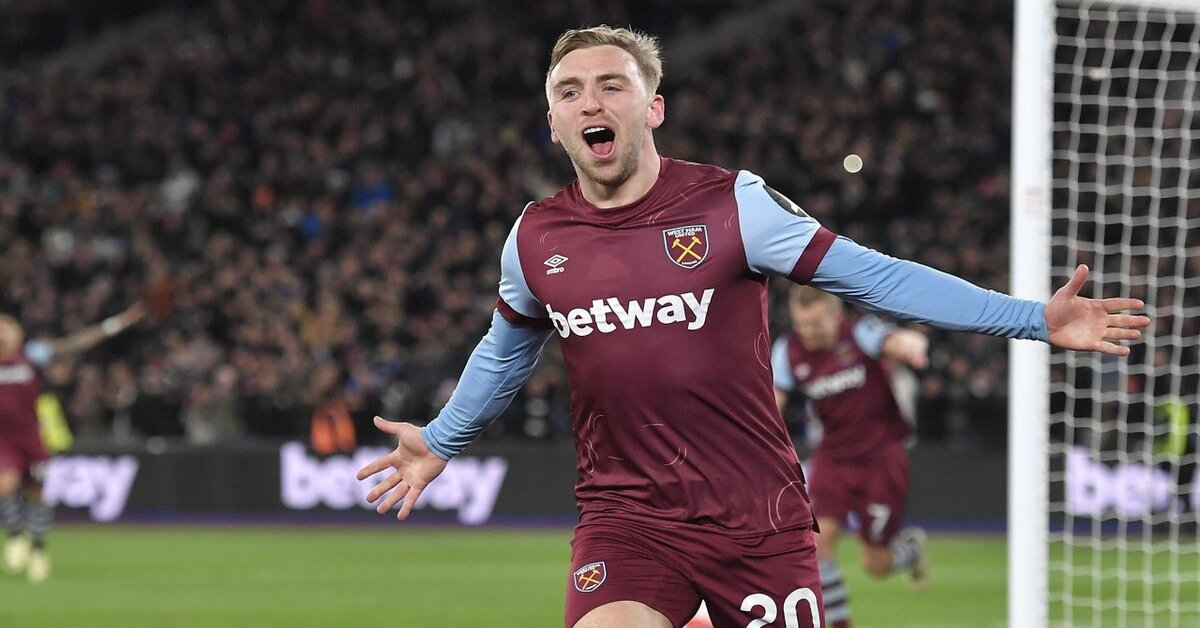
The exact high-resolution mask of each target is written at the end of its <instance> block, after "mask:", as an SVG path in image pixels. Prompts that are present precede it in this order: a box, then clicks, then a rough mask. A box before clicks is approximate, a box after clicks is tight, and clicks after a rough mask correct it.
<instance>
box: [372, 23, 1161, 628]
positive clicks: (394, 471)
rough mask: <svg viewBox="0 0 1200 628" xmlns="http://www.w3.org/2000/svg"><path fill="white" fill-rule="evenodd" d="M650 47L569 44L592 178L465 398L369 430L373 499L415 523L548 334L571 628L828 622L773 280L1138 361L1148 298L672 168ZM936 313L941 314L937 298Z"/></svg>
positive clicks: (501, 324) (522, 286)
mask: <svg viewBox="0 0 1200 628" xmlns="http://www.w3.org/2000/svg"><path fill="white" fill-rule="evenodd" d="M661 76H662V64H661V61H660V58H659V54H658V47H657V43H656V42H655V41H654V40H653V38H650V37H647V36H645V35H641V34H637V33H633V32H630V31H628V30H625V29H611V28H608V27H597V28H592V29H584V30H579V31H568V32H567V33H564V34H563V36H562V37H560V38H559V41H558V43H557V44H556V45H555V48H554V51H553V52H552V53H551V61H550V68H549V71H548V72H547V77H546V98H547V100H548V101H549V103H550V107H549V112H548V114H547V119H548V121H549V123H550V128H551V138H552V140H553V141H554V142H555V143H559V144H561V145H562V146H563V148H564V149H565V150H566V152H567V154H568V156H569V157H570V158H571V162H572V165H573V166H574V168H575V172H576V175H577V177H578V179H577V180H576V181H575V182H574V183H572V184H571V185H569V186H568V187H566V188H564V189H563V190H561V191H560V192H559V193H558V194H556V195H554V196H552V197H550V198H547V199H544V200H542V201H539V202H536V203H531V204H530V205H529V206H528V207H526V209H525V211H524V213H523V214H522V216H521V218H520V219H518V221H517V224H516V225H514V227H513V230H512V232H511V233H510V235H509V238H508V241H507V243H506V245H505V249H504V253H503V255H502V258H501V281H500V300H499V301H498V302H497V310H496V312H495V313H494V314H493V316H492V327H491V329H490V330H489V332H488V334H487V335H486V336H485V337H484V338H483V340H482V341H481V342H480V344H479V345H478V346H477V347H476V349H475V352H474V353H473V354H472V356H471V358H470V360H468V362H467V366H466V368H465V369H464V371H463V374H462V377H461V378H460V382H459V386H458V388H457V389H456V391H455V392H454V394H453V395H452V396H451V399H450V401H449V402H448V403H447V405H446V407H445V408H443V410H442V412H441V413H440V414H439V416H438V417H437V418H436V419H435V420H434V421H432V422H431V423H430V424H429V425H427V426H426V427H425V428H423V429H422V428H417V427H416V426H414V425H411V424H408V423H391V422H388V421H385V420H383V419H381V418H377V420H376V425H377V426H378V427H379V428H380V429H382V430H384V431H386V432H387V433H389V434H392V435H394V436H396V437H397V439H398V441H399V442H398V445H397V447H396V449H395V450H394V451H393V452H391V453H390V454H387V455H385V456H382V457H380V458H379V459H377V460H375V461H374V462H372V463H369V464H367V465H365V466H364V467H363V468H362V469H360V470H359V473H358V477H359V479H360V480H361V479H366V478H367V477H370V476H371V475H373V474H375V473H377V472H381V471H385V470H389V469H390V470H391V472H390V474H388V475H386V476H385V477H384V478H383V479H382V481H380V482H379V483H378V484H377V485H376V486H375V487H374V488H373V489H372V490H371V491H370V492H369V493H368V495H367V497H368V499H369V500H371V501H376V500H378V501H379V503H378V506H377V508H378V510H379V511H380V512H386V511H387V510H389V509H391V508H392V507H394V506H396V505H397V504H400V503H401V502H403V504H402V505H401V507H400V511H399V513H398V514H397V517H398V518H399V519H405V518H407V517H408V515H409V514H410V513H411V511H412V508H413V505H414V503H415V502H416V500H417V499H418V498H419V497H420V495H421V493H422V491H424V489H425V487H426V486H427V485H428V483H429V482H430V481H432V480H433V479H434V478H436V477H437V476H438V475H439V474H440V473H441V472H442V471H443V470H444V469H445V466H446V461H447V460H449V459H450V458H452V457H453V456H455V455H457V454H458V453H460V452H461V451H462V450H463V449H464V448H465V447H466V446H467V445H469V444H470V443H471V442H472V441H473V440H474V439H475V438H476V437H477V436H478V435H479V434H480V433H481V431H482V430H483V429H484V428H485V427H486V426H487V425H488V424H489V423H490V422H491V421H492V420H493V419H494V418H495V417H497V416H498V415H499V414H500V412H502V411H503V409H504V408H505V407H506V406H507V405H508V403H509V401H510V400H511V399H512V397H513V395H514V394H515V393H516V391H517V390H518V389H519V388H520V386H521V385H522V384H523V383H524V381H525V380H526V379H527V378H528V376H529V373H530V372H531V370H532V368H533V365H534V364H535V363H536V361H537V358H538V356H539V355H540V352H541V349H542V347H543V345H544V344H545V342H546V341H547V340H548V339H549V337H550V335H552V334H553V333H554V332H557V334H558V335H559V336H560V338H561V342H560V345H561V348H562V352H563V357H564V360H565V363H566V365H567V372H568V378H569V381H570V385H571V402H572V403H571V406H572V421H573V428H574V431H575V440H576V453H577V468H578V474H579V482H578V483H577V485H576V500H577V503H578V505H579V508H580V511H581V515H580V523H579V525H578V526H577V527H576V529H575V538H574V542H573V544H572V566H571V570H572V571H571V575H570V581H569V584H568V586H567V604H566V607H567V616H566V624H567V625H573V626H579V627H586V628H591V627H594V626H622V627H640V626H647V627H660V626H679V625H682V624H684V623H685V622H686V621H687V619H688V618H690V617H692V615H693V614H694V613H695V611H696V609H697V607H698V606H699V604H700V600H701V599H702V598H703V599H704V600H705V601H706V603H707V607H708V610H709V613H710V616H711V617H712V619H713V623H714V625H720V626H724V625H731V626H732V625H738V626H744V625H747V624H748V623H752V622H754V621H755V620H756V619H757V620H762V621H763V622H766V623H768V624H769V623H771V622H774V621H775V619H776V618H777V617H778V616H779V615H780V614H781V613H782V614H784V615H786V616H787V617H788V618H789V624H791V623H792V621H793V620H795V621H798V625H799V626H813V625H819V624H820V619H819V613H820V599H819V595H820V591H819V589H820V587H819V576H818V574H817V561H816V553H815V547H814V546H813V540H812V536H813V535H812V523H813V519H812V513H811V510H810V508H809V505H808V498H807V494H806V492H805V488H804V481H803V476H802V475H801V472H800V467H799V461H798V459H797V457H796V452H795V449H794V448H793V446H792V444H791V440H790V438H789V437H788V434H787V431H786V429H785V428H784V425H783V421H782V419H781V418H780V416H779V411H778V408H777V407H776V405H775V400H774V393H773V388H772V382H771V375H770V372H771V369H770V366H769V361H770V355H769V353H770V347H769V340H768V338H769V337H768V335H767V328H766V308H765V305H766V286H767V277H768V275H778V276H785V277H788V278H789V279H791V280H792V281H795V282H797V283H811V284H813V285H817V286H820V287H825V288H827V289H828V290H830V291H832V292H835V293H836V294H839V295H843V296H845V297H846V298H848V299H851V300H853V301H855V302H857V303H862V304H866V305H868V306H870V307H873V308H875V309H879V310H882V311H884V312H889V313H892V314H895V315H897V316H902V317H904V318H907V319H910V320H918V321H923V322H929V323H932V324H936V325H939V326H943V327H948V328H951V329H957V330H969V331H976V332H983V333H991V334H995V335H1001V336H1009V337H1020V338H1033V339H1040V340H1043V341H1049V342H1051V343H1053V344H1055V345H1057V346H1061V347H1064V348H1070V349H1083V350H1097V351H1106V352H1110V353H1115V354H1120V355H1125V354H1127V353H1128V349H1126V348H1124V347H1120V346H1118V345H1117V344H1116V343H1115V342H1113V341H1116V340H1128V339H1135V338H1137V337H1138V336H1139V335H1140V334H1139V332H1138V331H1137V329H1138V328H1141V327H1145V326H1146V325H1147V324H1148V322H1149V321H1148V320H1147V319H1146V318H1145V317H1140V316H1122V315H1116V314H1113V312H1116V311H1119V310H1123V309H1130V308H1137V307H1142V303H1141V302H1140V301H1137V300H1134V299H1109V300H1103V301H1099V300H1092V299H1086V298H1082V297H1079V296H1078V292H1079V290H1080V288H1081V287H1082V286H1083V284H1084V283H1085V282H1086V279H1087V270H1086V268H1084V267H1080V268H1079V269H1078V271H1077V273H1076V275H1075V276H1074V277H1073V278H1072V279H1071V281H1070V282H1069V283H1068V284H1067V285H1066V286H1065V287H1064V288H1062V289H1060V290H1059V291H1058V292H1057V293H1056V294H1055V296H1054V298H1053V299H1051V301H1050V303H1048V304H1042V303H1037V302H1032V301H1025V300H1019V299H1014V298H1012V297H1009V296H1006V295H1001V294H998V293H995V292H991V291H987V290H983V289H980V288H978V287H975V286H972V285H971V284H969V283H966V282H964V281H962V280H960V279H957V278H954V277H951V276H949V275H946V274H944V273H939V272H937V271H934V270H932V269H929V268H927V267H924V266H920V265H917V264H913V263H911V262H904V261H900V260H896V259H893V258H889V257H887V256H884V255H881V254H879V253H877V252H875V251H871V250H869V249H865V248H863V247H861V246H859V245H857V244H855V243H854V242H852V241H850V240H848V239H845V238H839V237H837V236H835V235H834V234H832V233H831V232H829V231H828V230H826V229H824V228H823V227H821V225H820V224H819V223H817V221H816V220H814V219H812V218H811V217H809V216H808V215H807V214H805V213H804V212H803V211H801V210H800V209H799V207H797V206H796V205H795V204H794V203H792V202H791V201H789V200H787V199H786V198H784V197H783V196H781V195H779V194H778V193H777V192H775V191H774V190H772V189H771V188H769V187H767V186H766V184H765V183H764V182H763V180H762V179H761V178H759V177H758V176H756V175H754V174H752V173H749V172H745V171H741V172H731V171H728V170H724V169H722V168H718V167H715V166H706V165H701V164H694V163H688V162H683V161H677V160H672V159H665V158H662V157H660V156H659V154H658V151H657V149H656V148H655V144H654V138H653V131H654V130H655V129H656V128H658V127H659V126H660V125H661V124H662V123H663V120H664V116H665V102H664V100H663V98H662V96H661V95H659V94H657V89H658V84H659V80H660V79H661ZM935 297H936V298H935Z"/></svg>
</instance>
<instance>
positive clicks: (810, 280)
mask: <svg viewBox="0 0 1200 628" xmlns="http://www.w3.org/2000/svg"><path fill="white" fill-rule="evenodd" d="M734 196H735V198H736V200H737V205H738V219H739V226H740V228H741V232H742V242H743V245H744V250H745V252H746V262H747V265H748V266H749V267H750V270H751V271H753V272H757V273H763V274H772V275H782V276H786V277H788V278H789V279H791V280H792V281H795V282H797V283H807V284H812V285H813V286H814V287H817V288H820V289H822V290H824V291H826V292H830V293H833V294H836V295H837V296H839V297H842V298H843V299H846V300H847V301H850V302H852V303H856V304H858V305H861V306H863V307H866V308H868V309H871V310H875V311H878V312H884V313H886V314H889V315H891V316H894V317H896V318H900V319H903V320H908V321H914V322H918V323H927V324H929V325H933V326H935V327H940V328H942V329H950V330H954V331H971V332H976V333H982V334H990V335H993V336H1004V337H1007V338H1025V339H1033V340H1042V341H1045V342H1049V343H1050V344H1053V345H1055V346H1057V347H1062V348H1064V349H1074V350H1085V351H1101V352H1104V353H1109V354H1113V355H1128V353H1129V350H1128V349H1127V348H1124V347H1121V346H1120V345H1118V344H1116V343H1115V342H1114V341H1118V340H1135V339H1137V338H1139V337H1141V332H1140V331H1139V330H1140V329H1142V328H1145V327H1147V326H1148V325H1149V324H1150V319H1148V318H1147V317H1145V316H1134V315H1121V314H1117V312H1120V311H1122V310H1128V309H1138V308H1141V307H1143V306H1144V304H1143V303H1142V302H1141V301H1139V300H1137V299H1103V300H1097V299H1087V298H1083V297H1080V296H1079V289H1080V288H1081V287H1082V286H1083V283H1084V282H1085V281H1086V280H1087V269H1086V268H1084V267H1081V269H1080V270H1077V271H1076V273H1075V277H1073V278H1072V279H1071V281H1070V282H1068V284H1067V286H1065V287H1064V288H1063V290H1060V291H1059V292H1058V293H1057V294H1055V295H1054V298H1053V299H1051V301H1050V303H1041V302H1039V301H1030V300H1027V299H1018V298H1015V297H1012V296H1009V295H1007V294H1002V293H999V292H995V291H992V290H985V289H983V288H980V287H979V286H976V285H974V284H972V283H970V282H968V281H965V280H963V279H960V278H958V277H955V276H953V275H949V274H946V273H943V272H941V271H938V270H934V269H933V268H930V267H928V266H923V265H921V264H917V263H916V262H910V261H907V260H901V259H896V258H893V257H889V256H887V255H884V254H882V253H879V252H878V251H874V250H871V249H869V248H866V247H864V246H861V245H859V244H857V243H855V242H854V241H852V240H850V239H848V238H845V237H839V236H835V235H834V234H833V233H832V232H830V231H828V230H827V229H825V228H823V227H821V225H820V223H818V222H817V221H816V220H814V219H813V218H812V217H810V216H809V215H808V214H806V213H804V211H803V210H802V209H800V207H799V206H798V205H796V204H795V203H793V202H791V201H790V200H788V199H786V198H784V197H783V196H782V195H780V194H779V193H778V192H776V191H774V190H772V189H770V188H768V187H767V186H766V184H765V183H763V181H762V179H761V178H760V177H758V176H757V175H754V174H752V173H749V172H745V171H743V172H741V173H739V174H738V179H737V184H736V185H735V189H734ZM1081 272H1082V274H1081Z"/></svg>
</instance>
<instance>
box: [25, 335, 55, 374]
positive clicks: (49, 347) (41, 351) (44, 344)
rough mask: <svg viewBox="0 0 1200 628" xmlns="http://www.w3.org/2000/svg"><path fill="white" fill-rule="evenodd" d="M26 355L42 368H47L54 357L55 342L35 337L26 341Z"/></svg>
mask: <svg viewBox="0 0 1200 628" xmlns="http://www.w3.org/2000/svg"><path fill="white" fill-rule="evenodd" d="M25 357H27V358H29V361H30V362H33V363H34V364H36V365H38V366H39V367H40V368H46V366H47V365H49V364H50V362H51V361H52V360H53V359H54V343H52V342H50V341H49V340H41V339H38V338H35V339H33V340H30V341H29V342H26V343H25Z"/></svg>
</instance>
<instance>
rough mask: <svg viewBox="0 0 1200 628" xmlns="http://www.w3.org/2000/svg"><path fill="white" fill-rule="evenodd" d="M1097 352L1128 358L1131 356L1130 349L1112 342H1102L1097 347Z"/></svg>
mask: <svg viewBox="0 0 1200 628" xmlns="http://www.w3.org/2000/svg"><path fill="white" fill-rule="evenodd" d="M1096 351H1099V352H1100V353H1107V354H1108V355H1116V356H1122V357H1124V356H1127V355H1129V347H1125V346H1122V345H1117V344H1113V343H1111V342H1101V343H1098V344H1097V345H1096Z"/></svg>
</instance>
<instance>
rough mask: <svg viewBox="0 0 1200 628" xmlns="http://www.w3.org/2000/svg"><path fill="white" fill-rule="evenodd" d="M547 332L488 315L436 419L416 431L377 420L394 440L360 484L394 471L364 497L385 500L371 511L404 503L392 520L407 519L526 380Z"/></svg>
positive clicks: (361, 472)
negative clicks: (488, 323) (488, 321)
mask: <svg viewBox="0 0 1200 628" xmlns="http://www.w3.org/2000/svg"><path fill="white" fill-rule="evenodd" d="M551 333H552V332H551V331H550V330H548V329H537V328H532V327H522V326H517V325H513V324H512V323H509V322H508V321H507V320H505V319H504V317H502V316H501V315H500V314H499V313H498V312H497V313H495V314H494V315H493V316H492V328H491V329H490V330H489V331H488V333H487V335H486V336H484V337H483V340H481V341H480V342H479V345H478V346H477V347H475V351H474V352H473V353H472V354H471V359H470V360H468V361H467V366H466V368H465V369H463V373H462V376H461V377H460V378H459V383H458V387H457V388H456V389H455V390H454V394H452V395H451V396H450V401H448V402H447V403H446V407H444V408H442V411H441V413H440V414H438V416H437V418H436V419H434V420H433V421H431V422H430V423H429V425H426V426H425V427H424V428H418V427H417V426H415V425H412V424H410V423H394V422H391V421H385V420H384V419H382V418H380V417H376V418H375V425H376V427H378V428H379V429H380V430H382V431H384V432H387V433H388V434H391V435H393V436H395V437H396V438H397V439H398V443H397V445H396V449H395V450H393V451H392V452H391V453H389V454H387V455H385V456H382V457H380V458H377V459H376V460H375V461H373V462H371V463H370V464H368V465H366V466H364V467H363V468H362V469H359V471H358V479H359V480H365V479H367V478H368V477H370V476H372V475H374V474H376V473H378V472H380V471H384V470H386V469H388V468H391V469H394V471H393V473H392V474H391V475H389V476H388V477H387V478H385V479H384V480H383V481H382V482H380V483H379V484H377V485H376V486H375V488H374V489H372V490H371V492H370V493H368V494H367V499H368V501H371V502H374V501H375V500H377V499H379V498H380V497H384V500H383V501H382V502H380V503H379V504H378V506H377V508H376V509H377V510H378V511H379V512H380V513H381V514H382V513H384V512H387V511H388V510H389V509H391V508H392V507H393V506H395V505H396V504H397V503H399V502H400V500H402V499H403V500H404V504H403V506H401V508H400V512H399V513H397V515H396V518H397V519H399V520H401V521H403V520H404V519H407V518H408V515H409V513H410V512H412V508H413V504H414V503H416V500H417V498H418V497H420V495H421V491H423V490H425V487H426V486H427V485H428V484H429V483H430V482H432V481H433V479H434V478H436V477H437V476H438V474H440V473H441V472H442V470H443V469H445V468H446V462H447V461H448V460H450V458H452V457H454V456H456V455H458V453H459V452H461V451H462V450H463V449H465V448H466V446H467V445H469V444H470V443H471V442H472V441H474V440H475V438H476V437H477V436H479V434H480V433H481V432H482V431H483V430H484V429H485V428H486V427H487V426H488V425H490V424H491V422H492V421H493V420H494V419H495V418H496V417H497V416H500V413H501V412H503V411H504V409H505V408H507V407H508V404H509V402H511V401H512V398H513V396H514V395H516V393H517V391H518V390H520V388H521V386H522V385H524V384H525V380H527V379H529V375H530V373H532V372H533V367H534V365H535V364H536V363H537V359H538V356H539V355H540V354H541V351H542V347H543V346H545V344H546V340H548V339H549V338H550V334H551ZM385 496H386V497H385Z"/></svg>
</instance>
